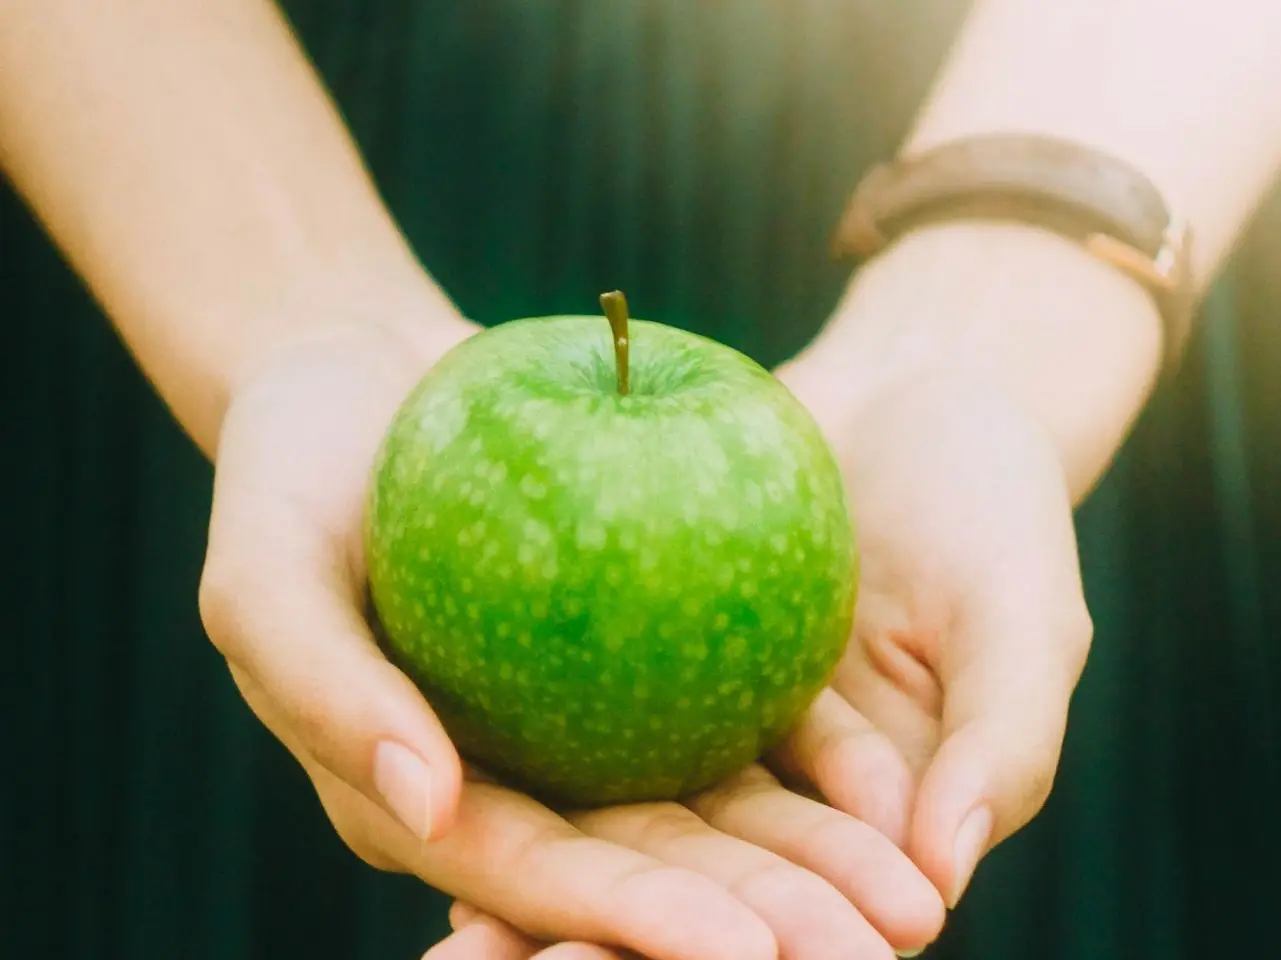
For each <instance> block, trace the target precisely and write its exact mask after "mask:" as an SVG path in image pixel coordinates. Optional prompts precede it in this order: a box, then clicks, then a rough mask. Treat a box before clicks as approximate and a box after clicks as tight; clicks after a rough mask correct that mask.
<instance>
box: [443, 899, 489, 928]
mask: <svg viewBox="0 0 1281 960" xmlns="http://www.w3.org/2000/svg"><path fill="white" fill-rule="evenodd" d="M483 916H484V914H483V913H481V912H480V911H479V910H477V909H476V908H475V907H473V906H472V905H471V904H470V903H467V902H465V901H463V900H455V901H454V903H453V906H451V907H450V908H449V926H450V929H452V930H461V929H462V928H463V927H465V926H467V924H469V923H472V922H473V921H475V920H477V919H479V918H480V917H483Z"/></svg>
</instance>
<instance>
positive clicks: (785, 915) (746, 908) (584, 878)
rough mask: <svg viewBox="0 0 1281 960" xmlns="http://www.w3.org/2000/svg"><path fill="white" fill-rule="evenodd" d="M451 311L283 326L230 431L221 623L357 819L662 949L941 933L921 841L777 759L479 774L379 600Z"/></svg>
mask: <svg viewBox="0 0 1281 960" xmlns="http://www.w3.org/2000/svg"><path fill="white" fill-rule="evenodd" d="M439 329H441V330H446V331H448V333H447V334H444V335H442V336H441V337H439V338H438V339H437V340H436V342H435V343H434V345H433V346H431V347H430V348H427V349H423V348H421V347H415V346H411V345H409V344H408V343H407V338H406V337H405V336H403V335H399V334H393V333H391V332H389V331H387V330H383V329H378V328H374V327H372V326H369V325H364V326H357V325H350V326H339V327H338V328H337V329H336V330H334V331H333V332H332V333H330V334H325V335H319V336H313V337H311V338H309V339H308V340H305V341H302V340H300V341H298V342H296V343H290V344H285V345H283V346H282V347H280V348H279V349H277V350H276V351H275V352H274V353H273V354H272V356H271V357H269V358H265V359H264V360H263V361H262V362H260V363H259V364H258V366H257V367H256V369H255V372H254V373H253V374H252V375H251V376H249V377H248V378H247V379H246V380H245V382H243V383H242V384H240V385H239V386H238V387H237V388H236V389H235V390H234V391H233V398H232V402H231V405H230V408H229V410H228V413H227V416H226V418H225V420H224V422H223V426H222V431H221V435H220V439H219V445H218V453H217V458H216V460H217V472H216V478H215V491H214V511H213V517H212V522H211V528H210V538H209V550H208V556H207V559H206V565H205V571H204V577H203V581H202V585H201V610H202V615H203V617H204V621H205V625H206V628H207V630H208V633H209V635H210V637H211V639H212V640H213V642H214V643H215V645H216V646H217V647H218V649H219V650H220V652H222V653H223V655H224V656H225V657H226V658H227V661H228V663H229V665H230V668H231V672H232V675H233V677H234V678H235V681H236V683H237V685H238V687H239V688H240V690H241V692H242V694H243V695H244V697H245V700H246V701H247V702H248V704H249V706H250V707H251V708H252V709H253V711H254V712H255V714H257V716H258V717H259V718H260V719H261V720H262V721H263V723H264V724H265V725H266V726H267V727H268V728H269V729H270V730H271V731H272V732H273V733H274V734H275V735H276V736H277V738H278V739H279V740H280V741H281V742H282V743H283V744H284V745H285V747H287V748H288V749H289V751H290V752H291V753H292V754H293V756H294V757H295V758H296V759H297V760H298V762H299V763H300V764H301V765H302V766H303V768H304V770H306V772H307V774H308V776H309V777H310V778H311V781H312V783H313V784H314V786H315V789H316V791H317V793H318V795H319V797H320V800H321V803H322V804H323V805H324V807H325V810H326V812H327V813H328V815H329V817H330V819H331V820H332V822H333V824H334V826H335V828H336V829H337V831H338V833H339V834H340V835H341V836H342V838H343V840H344V841H345V842H346V843H347V844H348V845H349V846H350V847H351V849H352V850H354V851H355V852H356V853H357V854H358V855H359V856H360V857H361V858H362V859H364V860H365V861H366V862H368V863H369V864H371V865H373V866H375V867H377V868H380V869H385V870H394V871H401V872H407V873H411V874H414V875H416V876H418V877H420V878H421V879H422V880H424V881H425V882H427V883H428V884H430V885H432V886H434V887H437V888H439V889H441V890H443V891H445V892H447V893H449V894H451V895H453V896H456V897H459V898H461V899H463V900H465V901H467V902H468V903H471V904H474V905H475V906H476V907H477V908H478V909H480V910H483V911H485V912H487V913H489V914H492V915H494V916H498V917H502V918H503V920H504V921H506V922H508V923H510V924H512V925H513V926H514V927H515V928H519V930H521V931H522V932H523V933H524V934H527V935H528V936H531V937H534V938H537V939H539V940H543V941H589V942H592V943H599V944H609V945H616V946H619V947H623V948H628V949H631V950H634V951H637V952H639V953H641V954H643V955H645V956H646V957H649V958H651V960H722V958H723V960H757V958H759V960H771V958H773V957H775V956H776V955H777V953H778V951H779V949H780V947H781V948H782V951H783V952H784V953H785V954H786V955H787V956H789V957H792V958H797V960H809V958H815V960H817V958H825V957H830V956H832V955H833V954H834V952H835V951H837V950H840V951H849V950H851V949H858V947H859V946H860V945H864V946H865V949H864V950H863V951H862V952H860V953H858V954H857V955H859V956H864V957H869V958H882V957H889V956H890V952H891V951H890V945H893V946H895V947H897V948H899V949H913V948H916V947H918V946H921V945H923V944H925V943H927V942H929V941H930V940H931V939H933V937H934V936H935V935H936V934H937V932H938V928H939V927H940V926H941V924H942V920H943V909H942V903H941V900H940V898H939V896H938V894H937V892H936V891H935V890H934V888H933V886H932V885H931V884H930V883H929V882H928V881H927V880H926V879H925V878H924V877H923V876H922V875H921V874H920V873H919V872H918V871H917V870H916V868H915V867H913V866H912V864H911V863H910V862H909V861H908V860H907V858H906V856H905V855H904V854H902V853H901V852H900V851H899V850H898V849H897V848H896V847H895V846H894V845H893V844H892V843H891V842H890V841H889V840H887V839H885V838H884V837H883V836H882V835H880V834H879V833H877V832H876V831H875V830H873V829H871V828H870V827H867V826H865V825H863V824H861V823H860V822H858V821H857V820H855V819H854V818H852V817H849V816H847V815H845V814H842V813H840V812H838V811H835V810H832V809H830V808H828V807H826V806H823V805H821V804H819V803H816V802H814V801H811V800H808V799H805V798H802V797H800V796H797V795H796V794H793V793H791V792H789V791H787V790H785V789H784V788H782V787H781V786H779V785H778V784H777V782H775V781H774V780H773V779H772V778H770V777H768V775H765V774H763V772H760V771H757V772H755V773H752V774H745V775H744V776H742V777H740V778H737V779H736V780H734V781H732V782H731V783H729V784H727V785H725V786H724V787H722V788H720V789H718V790H715V791H713V792H711V793H709V794H707V795H705V796H704V797H703V798H701V799H700V801H699V802H698V803H695V804H692V805H691V806H681V805H677V804H647V805H636V806H630V807H618V808H614V809H611V810H605V811H596V812H593V813H589V814H583V815H569V816H561V815H559V814H557V813H555V812H553V811H551V810H549V809H547V808H545V807H543V806H541V805H540V804H538V803H536V802H534V801H533V800H531V799H530V798H528V797H526V796H523V795H521V794H519V793H516V792H513V791H511V790H507V789H504V788H502V787H501V786H498V785H495V784H492V783H487V782H482V781H479V780H476V779H468V778H467V777H465V775H464V772H463V769H462V765H461V763H460V760H459V758H458V756H457V754H456V753H455V751H454V748H453V746H452V745H451V744H450V742H449V738H448V737H447V735H446V734H445V732H444V730H443V728H442V727H441V726H440V723H439V722H438V720H437V719H436V717H435V715H434V714H433V713H432V711H431V709H430V708H429V706H428V705H427V704H426V703H425V702H424V701H423V699H422V697H421V695H420V694H419V692H418V691H417V689H416V688H415V687H414V686H413V684H411V683H410V682H409V680H408V679H407V678H406V677H405V676H404V675H403V674H401V673H400V672H399V671H397V670H396V669H395V668H394V667H393V666H392V665H391V664H390V663H389V662H388V661H387V660H386V659H385V658H384V657H383V656H382V655H381V653H380V651H379V649H378V646H377V644H376V643H375V641H374V638H373V637H372V636H371V633H370V631H369V628H368V625H367V623H366V621H365V619H364V617H363V616H362V612H363V608H362V601H363V597H364V583H365V579H364V578H365V572H364V564H363V557H362V551H361V527H362V521H363V516H364V501H365V492H366V485H367V479H368V476H369V471H370V469H371V464H372V461H373V457H374V455H375V452H376V449H377V447H378V444H379V442H380V440H381V438H382V436H383V434H384V432H385V430H386V428H387V424H388V423H389V421H390V419H391V417H392V415H393V414H394V412H395V410H396V408H397V407H398V405H399V404H400V402H401V401H402V399H403V397H404V396H405V395H406V393H407V392H408V391H409V389H410V388H411V387H412V386H413V384H414V383H415V382H416V381H417V380H418V378H419V377H420V376H421V375H422V373H423V372H424V371H425V370H426V369H427V368H428V367H429V366H430V364H431V363H432V362H434V361H435V359H437V358H438V357H439V356H440V355H441V354H442V353H443V352H444V351H445V350H447V349H448V348H449V347H450V346H452V345H453V344H454V343H456V342H457V341H458V340H460V339H462V338H463V337H465V336H467V335H469V334H470V333H471V331H472V330H473V329H474V328H472V327H471V326H470V325H468V324H464V323H462V322H454V321H450V322H449V323H447V324H444V325H442V326H441V327H440V328H439ZM770 851H773V852H770ZM860 911H861V912H860ZM878 931H879V932H878ZM887 940H888V945H887ZM842 955H847V954H846V953H842Z"/></svg>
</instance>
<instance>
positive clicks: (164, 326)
mask: <svg viewBox="0 0 1281 960" xmlns="http://www.w3.org/2000/svg"><path fill="white" fill-rule="evenodd" d="M0 63H3V64H4V65H5V68H4V70H3V72H0V162H2V163H3V167H4V170H5V172H6V174H7V175H8V176H9V178H10V179H11V180H12V181H13V182H14V184H15V186H16V188H17V189H18V190H19V192H20V193H21V194H22V195H23V196H24V197H25V198H26V200H27V201H28V203H29V204H30V205H31V206H32V208H33V209H34V211H35V213H36V215H37V216H38V217H39V218H40V220H41V221H42V222H43V224H44V225H45V227H46V229H47V230H48V231H49V233H50V235H51V236H52V237H53V239H54V241H55V242H56V243H57V244H58V245H59V247H60V248H61V249H62V251H63V252H64V254H65V256H66V257H67V258H68V260H69V262H70V263H71V264H72V266H73V267H74V268H75V269H76V270H77V272H78V273H79V274H80V275H81V276H82V277H83V278H84V280H85V282H86V283H87V285H88V286H89V288H90V289H91V291H92V292H93V293H94V295H95V296H96V297H97V298H98V300H99V302H100V303H101V304H102V306H103V308H104V310H105V311H106V312H107V314H108V315H109V316H110V317H111V319H112V321H113V322H114V323H115V324H116V326H117V327H118V329H119V330H120V332H121V335H122V337H123V338H124V340H125V341H126V343H127V344H128V345H129V347H130V349H131V350H132V351H133V352H134V354H135V356H136V357H137V358H138V360H139V362H140V364H141V366H142V367H143V369H144V370H145V371H146V372H147V374H148V376H149V377H150V378H151V379H152V381H153V382H154V383H155V385H156V387H157V389H158V390H159V392H160V393H161V395H162V396H163V397H164V398H165V400H166V401H167V402H168V403H169V405H170V407H171V408H172V409H173V411H174V413H175V415H176V416H177V417H178V419H179V420H180V421H181V422H182V423H183V425H184V426H185V428H186V429H187V430H188V431H189V432H190V433H191V435H192V436H193V438H194V439H195V440H196V441H197V443H199V444H200V445H201V446H202V447H203V448H204V449H205V450H206V451H212V450H213V448H214V445H215V443H216V436H217V431H218V425H219V422H220V420H221V416H222V411H223V408H224V406H225V404H226V399H227V396H228V393H229V391H230V390H231V388H232V386H233V384H234V383H235V382H236V380H237V378H238V377H240V376H241V375H242V373H243V371H244V370H245V369H246V368H247V367H248V366H249V365H251V364H253V363H254V362H255V360H256V358H257V357H259V356H261V355H262V354H263V353H264V352H265V351H267V350H270V349H271V348H272V346H273V345H274V344H276V343H278V342H280V341H282V340H283V339H285V338H288V337H292V336H296V335H306V334H307V333H308V332H309V331H311V330H313V329H318V328H320V327H322V326H329V325H334V324H338V323H343V322H348V320H347V319H346V318H351V319H353V320H367V319H370V314H371V313H381V314H385V315H386V317H387V318H388V320H389V322H392V320H391V318H392V317H394V316H409V315H416V318H417V319H419V320H420V322H424V323H426V322H428V321H427V320H426V317H427V315H429V314H432V313H436V312H438V313H439V314H440V315H441V316H447V315H448V314H449V308H448V304H447V302H446V300H445V298H444V296H443V295H442V294H440V292H439V291H438V290H436V289H435V288H434V287H433V286H432V285H431V283H430V282H429V281H428V280H427V279H426V278H425V276H424V275H423V273H422V271H421V270H420V269H419V268H418V267H417V265H416V264H415V263H414V261H413V257H412V255H411V254H410V252H409V250H408V249H407V246H406V244H405V243H404V241H403V239H402V238H401V237H400V235H399V233H398V231H397V230H396V228H395V226H394V224H393V223H392V222H391V219H390V218H389V216H388V215H387V213H386V211H385V209H384V208H383V206H382V205H381V203H380V200H379V198H378V196H377V194H376V192H375V190H374V188H373V186H372V185H371V183H370V181H369V178H368V177H367V175H366V173H365V171H364V169H363V167H362V165H361V162H360V159H359V157H358V155H357V153H356V151H355V149H354V147H353V145H352V144H351V142H350V140H349V138H348V137H347V135H346V133H345V131H344V129H343V126H342V124H341V122H340V120H339V118H338V116H337V113H336V111H335V110H334V109H333V107H332V106H331V104H330V103H329V101H328V100H327V98H326V97H325V95H324V93H323V91H322V88H321V86H320V84H319V83H318V81H317V79H316V78H315V76H314V74H313V72H312V71H311V69H310V67H309V65H308V64H307V62H306V60H305V58H304V57H303V55H302V54H301V52H300V51H299V49H298V47H297V45H296V44H295V42H294V40H293V38H292V36H291V35H290V33H289V31H288V29H287V28H286V26H285V24H284V23H283V21H282V19H281V17H280V16H279V13H278V11H277V10H276V8H275V7H274V5H273V4H271V3H270V2H268V0H220V2H219V3H216V4H209V3H205V2H202V0H109V2H100V3H93V4H84V3H78V2H74V0H16V2H12V3H7V4H4V5H3V6H2V7H0ZM373 319H378V318H373Z"/></svg>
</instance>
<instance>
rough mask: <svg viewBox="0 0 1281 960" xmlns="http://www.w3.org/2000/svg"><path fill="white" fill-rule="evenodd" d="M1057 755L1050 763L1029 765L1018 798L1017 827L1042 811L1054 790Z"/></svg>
mask: <svg viewBox="0 0 1281 960" xmlns="http://www.w3.org/2000/svg"><path fill="white" fill-rule="evenodd" d="M1057 765H1058V764H1057V756H1056V757H1053V758H1051V759H1050V762H1048V763H1036V764H1034V765H1032V766H1031V767H1029V769H1028V770H1027V772H1026V774H1025V775H1024V778H1023V783H1022V790H1020V792H1019V796H1018V799H1017V802H1018V809H1017V810H1016V817H1015V819H1016V821H1017V828H1021V827H1023V826H1024V825H1026V824H1027V823H1028V821H1030V820H1031V819H1032V818H1033V817H1035V816H1036V815H1037V814H1038V813H1040V812H1041V809H1042V808H1043V807H1044V806H1045V804H1046V802H1047V801H1048V800H1049V799H1050V794H1051V793H1052V792H1053V790H1054V779H1055V769H1056V767H1057Z"/></svg>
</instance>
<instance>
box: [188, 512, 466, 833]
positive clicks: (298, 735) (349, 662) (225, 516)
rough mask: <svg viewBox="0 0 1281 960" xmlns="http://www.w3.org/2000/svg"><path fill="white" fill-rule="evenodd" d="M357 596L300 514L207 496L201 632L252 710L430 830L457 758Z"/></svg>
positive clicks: (452, 782)
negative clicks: (260, 700) (251, 699)
mask: <svg viewBox="0 0 1281 960" xmlns="http://www.w3.org/2000/svg"><path fill="white" fill-rule="evenodd" d="M361 596H362V593H361V591H360V589H359V588H358V587H357V585H356V584H355V583H354V582H353V577H352V576H351V575H350V574H349V573H348V569H347V565H346V564H344V563H343V562H342V560H341V551H340V549H339V548H338V547H337V545H336V544H335V543H333V542H332V541H331V538H329V537H328V536H327V535H326V534H325V533H324V532H323V531H321V530H319V529H316V528H315V526H314V525H312V524H310V523H308V522H307V521H306V520H305V519H304V518H303V517H302V516H301V515H299V514H298V513H296V512H293V511H288V510H282V509H279V508H274V509H273V508H272V505H271V504H268V503H262V504H261V506H258V505H257V500H256V498H249V497H239V496H227V497H224V498H223V499H221V500H220V499H219V498H218V497H217V494H215V509H214V516H213V520H212V522H211V525H210V536H209V549H208V555H207V558H206V562H205V569H204V572H203V574H202V578H201V585H200V608H201V616H202V619H203V621H204V625H205V629H206V631H207V633H208V634H209V638H210V640H212V641H213V643H214V646H216V647H217V648H218V650H219V652H220V653H222V655H223V656H224V657H226V659H227V660H228V662H229V663H230V664H231V665H232V666H233V667H236V668H238V670H239V671H241V672H243V673H244V674H247V675H248V676H249V678H251V679H252V681H253V682H254V684H255V686H256V687H257V688H258V689H259V690H260V691H261V693H262V694H263V695H264V696H265V697H266V698H268V699H269V700H270V707H271V709H270V710H266V711H262V712H259V716H260V719H262V720H263V722H264V723H267V724H268V726H270V727H271V728H272V732H273V733H275V734H276V736H277V737H278V738H280V739H281V740H282V741H284V742H285V743H287V744H290V743H292V744H297V745H299V746H300V747H302V748H303V749H305V750H306V751H307V753H308V754H309V755H310V756H311V757H312V758H313V759H314V760H315V761H316V762H317V763H319V764H320V765H321V766H323V767H324V768H325V769H327V770H328V771H329V772H330V773H332V774H333V775H334V776H336V777H338V778H339V779H340V780H343V781H345V782H346V783H348V784H350V785H351V786H352V787H353V788H355V789H356V790H357V791H358V792H360V793H361V794H363V795H364V796H366V797H367V798H369V799H370V800H371V801H373V802H374V803H375V804H377V805H378V806H380V807H381V808H382V809H384V810H386V811H387V812H388V813H390V814H391V815H392V816H394V817H396V819H397V820H398V821H399V822H400V823H401V824H403V825H404V826H405V827H406V828H407V829H408V830H409V831H410V832H411V833H413V834H414V835H415V836H417V837H418V838H419V839H422V840H428V839H433V838H435V837H438V836H440V835H441V834H442V833H443V832H445V831H446V830H448V828H449V825H450V823H452V821H453V817H454V814H455V811H456V808H457V804H458V796H459V792H460V790H461V783H462V767H461V762H460V760H459V757H458V755H457V753H456V752H455V750H454V747H453V745H452V744H451V743H450V740H449V737H448V736H447V734H446V732H445V730H444V729H443V727H442V726H441V724H440V722H439V720H438V719H437V718H436V716H435V714H434V713H433V712H432V710H431V709H430V708H429V707H428V705H427V704H426V702H425V701H424V700H423V697H422V695H421V694H420V693H419V692H418V689H417V688H416V687H415V686H414V684H413V683H412V682H411V681H410V680H409V678H408V677H406V676H405V675H404V674H403V673H401V672H400V671H399V670H397V669H396V668H395V667H394V666H393V665H392V664H391V663H390V662H388V661H387V659H386V658H385V657H384V656H383V655H382V653H381V651H380V650H379V649H378V646H377V643H376V641H375V639H374V637H373V636H372V635H371V633H370V630H369V627H368V625H367V624H366V622H365V620H364V617H363V616H362V608H361V604H360V598H361ZM256 712H257V711H256ZM268 717H270V720H269V719H268ZM275 726H284V727H286V728H287V729H284V730H278V729H275Z"/></svg>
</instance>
